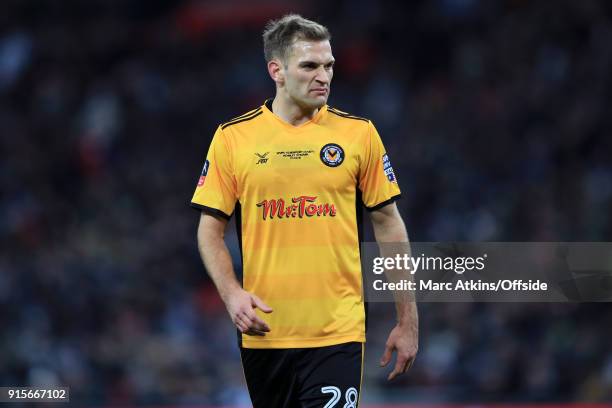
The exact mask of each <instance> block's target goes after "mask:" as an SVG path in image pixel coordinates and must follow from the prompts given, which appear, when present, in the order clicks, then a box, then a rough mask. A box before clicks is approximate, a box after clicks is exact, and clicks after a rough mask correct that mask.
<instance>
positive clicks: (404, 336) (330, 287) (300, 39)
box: [191, 15, 418, 408]
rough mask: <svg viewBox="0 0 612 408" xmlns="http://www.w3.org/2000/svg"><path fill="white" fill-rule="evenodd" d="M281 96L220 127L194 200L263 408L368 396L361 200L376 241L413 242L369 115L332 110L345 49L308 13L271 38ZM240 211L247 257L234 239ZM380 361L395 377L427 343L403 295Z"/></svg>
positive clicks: (353, 401) (206, 252)
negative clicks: (230, 235)
mask: <svg viewBox="0 0 612 408" xmlns="http://www.w3.org/2000/svg"><path fill="white" fill-rule="evenodd" d="M263 40H264V54H265V57H266V61H267V67H268V73H269V74H270V77H271V78H272V80H273V81H274V83H275V84H276V95H275V97H274V99H272V100H267V101H266V102H265V103H264V104H263V105H262V106H260V107H258V108H257V109H254V110H252V111H250V112H247V113H245V114H243V115H241V116H238V117H236V118H234V119H232V120H230V121H228V122H226V123H224V124H222V125H220V126H219V127H218V129H217V131H216V133H215V135H214V138H213V141H212V143H211V146H210V148H209V151H208V155H207V156H206V161H205V163H204V168H203V170H202V174H201V176H200V179H199V181H198V185H197V188H196V190H195V194H194V195H193V198H192V202H191V203H192V205H193V206H194V207H196V208H198V209H200V210H201V211H202V212H201V218H200V224H199V227H198V246H199V250H200V254H201V256H202V259H203V261H204V265H205V267H206V270H207V271H208V273H209V274H210V277H211V278H212V280H213V282H214V283H215V285H216V287H217V290H218V291H219V294H220V296H221V298H222V299H223V301H224V302H225V305H226V307H227V311H228V313H229V315H230V317H231V319H232V321H233V323H234V324H235V325H236V327H237V328H238V330H239V331H240V334H239V341H240V351H241V358H242V363H243V367H244V374H245V377H246V381H247V386H248V389H249V393H250V396H251V400H252V402H253V406H254V407H255V408H277V407H306V408H310V407H313V408H314V407H318V408H323V407H326V408H330V407H336V406H338V407H344V408H353V407H357V406H358V404H359V392H360V386H361V377H362V365H363V352H364V348H363V344H364V342H365V339H366V338H365V319H366V316H365V307H364V302H363V298H362V292H363V288H362V275H361V265H360V254H359V250H360V249H359V228H360V226H359V222H358V218H359V214H360V213H361V206H362V205H363V206H365V207H366V209H367V210H368V211H369V212H370V216H371V220H372V224H373V226H374V232H375V236H376V240H377V241H378V242H394V243H402V242H403V243H407V242H408V237H407V233H406V229H405V226H404V223H403V221H402V219H401V217H400V215H399V213H398V210H397V207H396V205H395V202H394V201H395V200H396V199H398V198H399V197H400V190H399V187H398V185H397V180H396V179H395V174H394V172H393V168H392V167H391V163H390V161H389V158H388V156H387V154H386V152H385V148H384V146H383V144H382V142H381V139H380V137H379V135H378V133H377V131H376V129H375V128H374V125H373V124H372V122H371V121H369V120H367V119H364V118H361V117H357V116H354V115H350V114H348V113H345V112H342V111H340V110H338V109H335V108H332V107H329V106H328V105H327V99H328V97H329V92H330V84H331V80H332V76H333V68H334V57H333V55H332V50H331V46H330V34H329V32H328V30H327V28H325V27H323V26H322V25H320V24H318V23H315V22H313V21H310V20H306V19H304V18H302V17H300V16H298V15H287V16H285V17H283V18H281V19H279V20H277V21H271V22H270V23H269V24H268V25H267V27H266V29H265V31H264V34H263ZM232 214H234V216H235V218H236V223H237V228H238V231H239V240H240V247H241V254H242V263H243V277H242V282H238V280H237V278H236V275H235V273H234V268H233V265H232V261H231V257H230V254H229V252H228V249H227V247H226V245H225V243H224V240H223V236H224V231H225V227H226V224H227V222H228V220H229V219H230V216H231V215H232ZM396 309H397V314H398V316H397V325H396V326H395V327H394V328H393V330H392V331H391V333H390V335H389V338H388V340H387V343H386V348H385V351H384V354H383V356H382V359H381V365H383V366H384V365H386V364H387V363H388V362H389V361H390V360H391V358H392V353H393V352H397V360H396V364H395V367H394V369H393V371H392V372H391V373H390V374H389V379H393V378H394V377H396V376H397V375H399V374H401V373H404V372H405V371H406V370H407V369H408V368H409V367H410V365H411V364H412V361H413V359H414V357H415V355H416V352H417V344H418V335H417V331H418V328H417V326H418V322H417V312H416V306H415V304H414V303H413V302H410V301H396Z"/></svg>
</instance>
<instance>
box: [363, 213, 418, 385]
mask: <svg viewBox="0 0 612 408" xmlns="http://www.w3.org/2000/svg"><path fill="white" fill-rule="evenodd" d="M371 219H372V226H373V227H374V235H375V237H376V242H378V244H379V246H380V252H381V254H380V255H381V256H383V257H394V256H395V255H396V254H397V253H400V254H402V255H403V254H404V253H405V254H408V255H410V244H409V242H408V234H407V232H406V226H405V225H404V222H403V220H402V217H401V216H400V214H399V211H398V210H397V206H396V205H395V203H393V204H389V205H386V206H384V207H383V208H381V209H379V210H375V211H372V213H371ZM381 244H387V245H381ZM387 278H388V279H389V280H390V281H394V282H397V281H399V280H401V279H411V275H410V273H408V272H407V271H389V272H387ZM394 296H395V308H396V311H397V325H396V326H395V327H394V328H393V330H392V331H391V333H390V334H389V338H388V339H387V343H386V345H385V352H384V354H383V357H382V359H381V361H380V364H381V366H383V367H384V366H386V365H387V364H388V363H389V361H391V356H392V353H393V351H394V350H396V351H397V361H396V364H395V368H394V369H393V371H392V372H391V373H390V374H389V377H388V379H389V380H392V379H393V378H395V377H396V376H398V375H400V374H402V373H405V372H406V371H407V370H408V369H409V368H410V366H411V365H412V363H413V361H414V359H415V357H416V353H417V350H418V342H419V340H418V337H419V336H418V333H419V318H418V313H417V307H416V303H415V301H414V298H413V297H412V296H410V294H408V293H406V292H397V293H394Z"/></svg>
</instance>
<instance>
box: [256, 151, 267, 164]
mask: <svg viewBox="0 0 612 408" xmlns="http://www.w3.org/2000/svg"><path fill="white" fill-rule="evenodd" d="M268 154H270V152H265V153H263V154H260V153H255V156H257V157H258V158H259V160H257V163H255V164H266V163H267V162H268V159H269V158H268Z"/></svg>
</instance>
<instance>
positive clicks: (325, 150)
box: [320, 143, 344, 167]
mask: <svg viewBox="0 0 612 408" xmlns="http://www.w3.org/2000/svg"><path fill="white" fill-rule="evenodd" d="M320 156H321V161H322V162H323V164H325V165H326V166H329V167H338V166H339V165H341V164H342V162H343V161H344V150H342V148H341V147H340V146H339V145H337V144H335V143H328V144H326V145H325V146H323V147H322V148H321V153H320Z"/></svg>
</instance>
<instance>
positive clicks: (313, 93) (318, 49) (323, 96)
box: [277, 40, 334, 109]
mask: <svg viewBox="0 0 612 408" xmlns="http://www.w3.org/2000/svg"><path fill="white" fill-rule="evenodd" d="M279 65H280V67H279V68H280V69H279V73H278V74H279V75H278V80H277V83H278V84H279V85H280V87H281V88H282V90H283V92H284V94H285V97H287V98H289V99H290V100H291V101H292V102H293V103H295V104H297V105H298V106H300V107H301V108H306V109H318V108H320V107H322V106H323V105H325V104H326V103H327V98H328V97H329V91H330V84H331V80H332V76H333V74H334V70H333V67H334V57H333V55H332V50H331V45H330V44H329V41H304V40H299V41H296V42H294V44H293V46H292V48H291V51H290V52H289V55H288V56H287V61H285V63H282V62H281V63H280V64H279Z"/></svg>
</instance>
